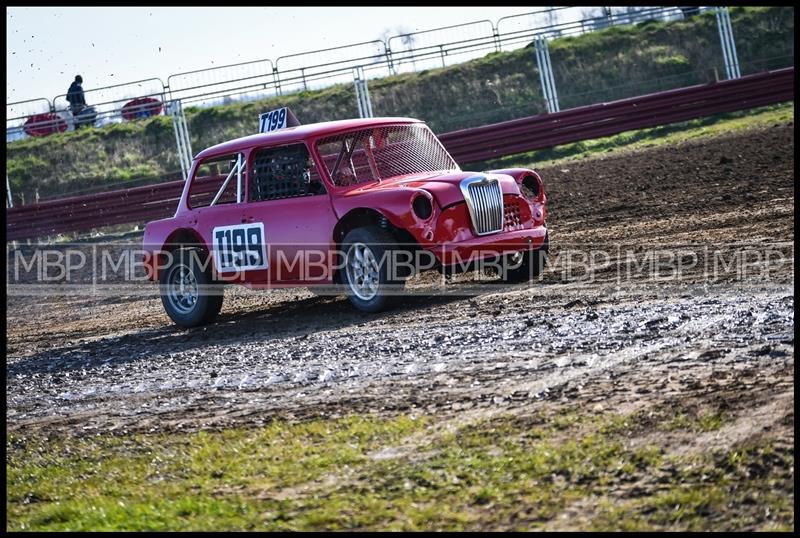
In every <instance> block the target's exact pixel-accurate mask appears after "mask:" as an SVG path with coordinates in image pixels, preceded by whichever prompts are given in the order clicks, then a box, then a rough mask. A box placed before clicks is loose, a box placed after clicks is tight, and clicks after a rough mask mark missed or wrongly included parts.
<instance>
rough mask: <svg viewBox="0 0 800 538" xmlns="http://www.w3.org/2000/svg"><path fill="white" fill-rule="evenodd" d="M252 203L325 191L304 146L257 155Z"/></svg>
mask: <svg viewBox="0 0 800 538" xmlns="http://www.w3.org/2000/svg"><path fill="white" fill-rule="evenodd" d="M251 178H252V179H251V180H250V200H251V201H260V200H275V199H278V198H292V197H295V196H307V195H313V194H320V193H321V192H323V191H324V189H323V187H322V182H321V181H320V179H319V174H318V173H317V170H316V166H315V165H314V160H313V159H312V158H311V157H310V156H309V154H308V150H307V149H306V147H305V146H304V145H303V144H295V145H291V146H283V147H279V148H270V149H263V150H260V151H259V152H258V153H256V155H255V158H254V159H253V168H252V174H251Z"/></svg>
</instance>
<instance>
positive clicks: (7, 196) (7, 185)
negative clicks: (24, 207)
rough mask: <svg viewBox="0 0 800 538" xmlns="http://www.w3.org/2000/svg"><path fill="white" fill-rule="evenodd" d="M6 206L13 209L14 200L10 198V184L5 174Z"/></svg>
mask: <svg viewBox="0 0 800 538" xmlns="http://www.w3.org/2000/svg"><path fill="white" fill-rule="evenodd" d="M6 204H8V205H7V207H14V200H13V199H12V198H11V183H10V182H9V181H8V174H7V173H6Z"/></svg>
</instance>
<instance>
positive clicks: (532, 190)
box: [520, 176, 539, 200]
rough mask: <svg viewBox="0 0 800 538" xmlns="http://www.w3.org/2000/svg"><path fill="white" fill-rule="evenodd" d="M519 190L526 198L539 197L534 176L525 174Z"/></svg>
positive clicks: (537, 184) (537, 183) (537, 185)
mask: <svg viewBox="0 0 800 538" xmlns="http://www.w3.org/2000/svg"><path fill="white" fill-rule="evenodd" d="M520 190H521V191H522V194H524V195H525V197H526V198H530V199H531V200H533V199H536V198H538V197H539V182H538V181H536V178H535V177H533V176H526V177H525V179H523V180H522V184H521V185H520Z"/></svg>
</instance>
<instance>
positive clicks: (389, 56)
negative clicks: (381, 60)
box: [383, 40, 397, 75]
mask: <svg viewBox="0 0 800 538" xmlns="http://www.w3.org/2000/svg"><path fill="white" fill-rule="evenodd" d="M383 47H384V49H386V62H387V63H388V65H389V73H390V74H392V75H396V74H397V70H396V69H395V68H394V62H393V61H392V48H391V47H390V46H389V42H388V40H387V41H386V42H384V44H383Z"/></svg>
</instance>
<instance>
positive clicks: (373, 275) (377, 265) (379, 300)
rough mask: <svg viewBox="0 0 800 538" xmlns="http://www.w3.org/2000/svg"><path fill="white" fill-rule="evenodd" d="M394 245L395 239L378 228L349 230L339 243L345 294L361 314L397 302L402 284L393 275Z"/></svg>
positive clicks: (382, 308)
mask: <svg viewBox="0 0 800 538" xmlns="http://www.w3.org/2000/svg"><path fill="white" fill-rule="evenodd" d="M394 243H396V241H395V239H394V237H392V235H391V234H389V232H387V231H385V230H383V229H381V228H378V227H377V226H366V227H363V228H356V229H355V230H351V231H350V232H349V233H348V234H347V235H346V236H345V238H344V241H342V251H343V253H344V256H345V266H344V268H343V272H344V275H343V277H344V278H343V280H344V283H345V291H346V293H347V296H348V298H349V299H350V302H351V303H353V305H354V306H355V307H356V308H358V309H359V310H361V311H363V312H379V311H381V310H384V309H386V308H388V307H390V306H391V305H392V304H393V303H394V302H395V300H396V299H397V295H396V294H397V293H398V291H399V289H400V288H401V287H402V285H403V281H402V280H401V279H398V278H397V275H395V274H394V273H395V272H396V271H394V266H393V263H392V262H393V257H392V252H393V250H392V247H393V245H394Z"/></svg>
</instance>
